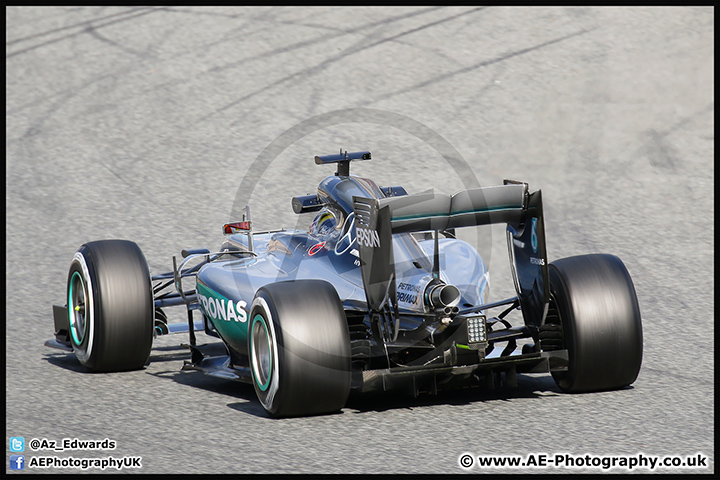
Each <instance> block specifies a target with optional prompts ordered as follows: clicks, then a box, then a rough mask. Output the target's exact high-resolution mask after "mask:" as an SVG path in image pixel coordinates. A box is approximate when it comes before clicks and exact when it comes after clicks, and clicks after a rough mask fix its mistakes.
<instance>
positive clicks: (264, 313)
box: [248, 280, 351, 417]
mask: <svg viewBox="0 0 720 480" xmlns="http://www.w3.org/2000/svg"><path fill="white" fill-rule="evenodd" d="M248 353H249V357H250V369H251V371H252V377H253V385H254V386H255V392H256V394H257V397H258V400H259V401H260V403H261V404H262V406H263V408H264V409H265V410H266V412H267V413H268V414H269V415H270V416H272V417H290V416H305V415H318V414H326V413H332V412H337V411H339V410H340V409H342V407H343V406H344V405H345V402H346V401H347V398H348V395H349V393H350V382H351V352H350V336H349V333H348V327H347V321H346V319H345V313H344V311H343V308H342V303H341V302H340V299H339V298H338V295H337V293H336V291H335V288H334V287H333V286H332V285H331V284H329V283H328V282H325V281H322V280H294V281H287V282H277V283H272V284H269V285H266V286H264V287H262V288H260V289H259V290H258V291H257V293H256V295H255V299H254V300H253V303H252V307H251V310H250V317H249V329H248Z"/></svg>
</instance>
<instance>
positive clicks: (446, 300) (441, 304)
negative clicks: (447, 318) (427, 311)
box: [425, 283, 460, 315]
mask: <svg viewBox="0 0 720 480" xmlns="http://www.w3.org/2000/svg"><path fill="white" fill-rule="evenodd" d="M425 298H426V299H427V301H428V303H429V304H430V305H429V306H430V307H431V308H433V309H435V310H442V311H443V312H444V313H445V314H447V315H449V314H451V313H457V312H458V311H459V309H458V308H457V304H458V303H460V290H459V289H458V288H457V287H456V286H455V285H448V284H446V283H436V284H430V285H429V286H428V288H427V290H425Z"/></svg>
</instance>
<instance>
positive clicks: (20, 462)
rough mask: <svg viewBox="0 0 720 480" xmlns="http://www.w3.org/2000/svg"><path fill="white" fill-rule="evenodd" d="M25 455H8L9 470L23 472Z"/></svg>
mask: <svg viewBox="0 0 720 480" xmlns="http://www.w3.org/2000/svg"><path fill="white" fill-rule="evenodd" d="M24 469H25V455H10V470H24Z"/></svg>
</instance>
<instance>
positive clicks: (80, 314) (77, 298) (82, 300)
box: [68, 272, 87, 345]
mask: <svg viewBox="0 0 720 480" xmlns="http://www.w3.org/2000/svg"><path fill="white" fill-rule="evenodd" d="M85 306H86V296H85V282H83V278H82V275H80V273H79V272H74V273H73V275H72V277H71V278H70V288H69V289H68V314H69V315H70V334H71V335H72V339H73V341H74V342H75V344H76V345H80V344H82V342H83V340H84V339H85V332H86V330H87V321H86V310H85Z"/></svg>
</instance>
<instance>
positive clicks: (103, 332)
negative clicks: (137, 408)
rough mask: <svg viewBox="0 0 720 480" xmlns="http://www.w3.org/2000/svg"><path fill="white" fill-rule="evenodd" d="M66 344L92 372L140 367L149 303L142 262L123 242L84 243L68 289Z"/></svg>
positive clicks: (148, 333)
mask: <svg viewBox="0 0 720 480" xmlns="http://www.w3.org/2000/svg"><path fill="white" fill-rule="evenodd" d="M67 301H68V304H67V305H68V316H69V322H70V343H71V345H72V347H73V351H74V352H75V356H76V357H77V358H78V360H79V361H80V363H81V364H83V365H84V366H85V367H87V368H88V369H89V370H90V371H92V372H117V371H125V370H136V369H139V368H142V367H143V366H144V365H145V363H147V360H148V358H149V356H150V349H151V348H152V339H153V320H154V314H153V312H154V302H153V294H152V285H151V282H150V274H149V271H148V266H147V262H146V260H145V256H144V255H143V253H142V251H141V250H140V248H139V247H138V246H137V245H136V244H135V243H133V242H129V241H126V240H101V241H97V242H88V243H86V244H84V245H83V246H82V247H80V249H79V250H78V251H77V252H76V253H75V257H74V258H73V261H72V264H71V265H70V272H69V273H68V287H67Z"/></svg>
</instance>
